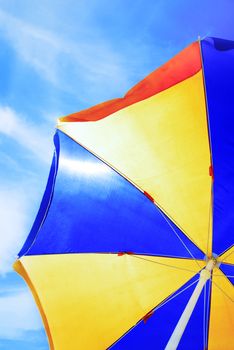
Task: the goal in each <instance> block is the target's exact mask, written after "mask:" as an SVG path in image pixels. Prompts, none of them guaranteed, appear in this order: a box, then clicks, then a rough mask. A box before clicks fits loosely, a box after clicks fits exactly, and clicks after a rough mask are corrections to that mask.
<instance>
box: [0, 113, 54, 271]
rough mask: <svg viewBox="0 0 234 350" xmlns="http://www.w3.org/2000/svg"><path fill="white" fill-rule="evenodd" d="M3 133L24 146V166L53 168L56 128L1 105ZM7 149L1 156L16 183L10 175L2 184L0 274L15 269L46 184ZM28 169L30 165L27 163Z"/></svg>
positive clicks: (0, 189) (0, 120)
mask: <svg viewBox="0 0 234 350" xmlns="http://www.w3.org/2000/svg"><path fill="white" fill-rule="evenodd" d="M50 133H51V135H50ZM0 134H3V135H5V136H7V137H8V138H10V139H11V140H12V142H13V144H15V145H20V146H21V147H20V149H21V151H22V150H23V151H22V152H23V157H24V162H23V165H22V166H23V167H24V169H25V166H26V165H25V162H29V161H30V162H31V163H32V168H33V165H34V163H36V165H37V168H38V166H39V164H41V168H42V167H43V168H44V169H46V171H48V170H49V165H50V162H51V158H52V153H53V142H52V130H50V131H49V128H47V130H46V131H45V130H44V129H43V127H40V126H39V125H38V126H36V125H34V124H33V123H29V122H28V121H27V120H26V118H25V117H24V116H22V115H19V114H18V113H17V112H16V111H14V110H13V109H12V108H10V107H4V106H0ZM16 149H17V147H16ZM6 150H9V154H7V153H6V151H1V153H2V155H1V158H2V159H4V161H5V162H6V163H5V165H7V164H8V166H10V167H11V169H12V171H13V172H14V182H13V183H12V182H11V181H8V179H7V178H6V179H4V182H3V181H2V186H1V187H0V212H1V220H0V273H2V274H4V273H7V272H8V271H11V269H12V267H11V265H12V263H13V262H14V260H15V258H16V255H17V253H18V252H19V250H20V249H21V246H22V244H23V242H24V240H25V238H26V235H27V234H28V232H29V229H30V225H31V224H32V221H33V217H34V215H35V211H36V210H37V208H36V207H37V206H38V205H39V200H40V199H39V196H38V195H41V194H42V191H43V189H44V186H45V183H40V181H41V179H40V178H41V177H39V178H38V177H37V174H36V173H35V170H34V171H33V169H32V171H31V173H30V174H29V173H28V171H26V170H24V171H23V168H22V166H21V164H20V160H19V159H20V158H19V155H17V154H14V153H13V152H11V149H10V148H9V149H8V147H6ZM2 163H3V162H2ZM27 169H30V167H29V166H27ZM24 172H25V175H24ZM17 175H18V177H17ZM19 175H20V176H19ZM42 178H43V177H42ZM43 181H46V179H43ZM3 186H4V187H3ZM40 186H41V188H40V189H38V187H40Z"/></svg>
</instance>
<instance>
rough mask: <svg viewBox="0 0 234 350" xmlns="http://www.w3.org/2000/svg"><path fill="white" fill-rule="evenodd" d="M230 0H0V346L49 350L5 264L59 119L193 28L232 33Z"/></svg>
mask: <svg viewBox="0 0 234 350" xmlns="http://www.w3.org/2000/svg"><path fill="white" fill-rule="evenodd" d="M233 13H234V4H233V1H232V0H221V1H217V0H212V1H211V0H210V1H206V0H203V1H200V0H199V1H193V0H190V1H188V0H162V1H159V0H145V1H142V0H135V1H130V0H118V1H117V0H112V1H109V0H108V1H107V0H89V1H84V0H79V1H75V0H66V1H63V0H57V1H55V0H54V1H45V0H41V1H32V0H21V1H18V0H0V47H1V50H0V64H1V76H0V121H1V122H0V177H1V182H0V212H1V220H0V226H1V227H0V350H1V349H4V350H5V349H8V350H13V349H14V350H15V349H18V350H21V349H24V350H28V349H30V350H46V349H48V344H47V340H46V336H45V333H44V330H43V326H42V323H41V320H40V316H39V314H38V311H37V309H36V307H35V305H34V302H33V299H32V296H31V294H30V292H29V291H28V288H27V286H26V285H25V284H24V282H23V281H22V280H21V278H20V277H19V276H18V275H17V274H16V273H14V272H13V271H12V267H11V266H12V263H13V261H14V260H15V257H16V256H17V252H18V251H19V249H20V248H21V246H22V244H23V242H24V240H25V238H26V236H27V234H28V232H29V230H30V226H31V225H32V222H33V219H34V217H35V214H36V212H37V209H38V206H39V203H40V200H41V197H42V194H43V191H44V188H45V184H46V180H47V175H48V172H49V167H50V161H51V157H52V153H53V144H52V136H53V132H54V127H55V124H56V118H58V117H59V116H62V115H66V114H69V113H72V112H75V111H78V110H80V109H83V108H86V107H89V106H91V105H93V104H96V103H98V102H102V101H105V100H107V99H111V98H114V97H119V96H122V95H123V94H124V93H125V92H126V91H127V90H128V89H129V88H130V87H131V86H132V85H134V84H135V83H136V82H137V81H139V80H140V79H142V78H143V77H144V76H145V75H147V74H148V73H150V72H151V71H152V70H154V69H155V68H157V67H158V66H160V65H161V64H162V63H163V62H165V61H167V60H168V59H169V58H170V57H172V56H173V55H174V54H176V53H177V52H179V51H180V50H181V49H183V48H184V47H186V46H187V45H188V44H189V43H190V42H192V41H195V40H196V39H197V37H198V35H200V36H201V37H203V36H217V37H223V38H227V39H234V26H233Z"/></svg>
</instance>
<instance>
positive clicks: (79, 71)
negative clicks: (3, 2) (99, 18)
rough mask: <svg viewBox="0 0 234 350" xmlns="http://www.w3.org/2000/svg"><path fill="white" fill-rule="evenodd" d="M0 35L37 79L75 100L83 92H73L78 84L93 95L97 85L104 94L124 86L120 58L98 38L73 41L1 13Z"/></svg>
mask: <svg viewBox="0 0 234 350" xmlns="http://www.w3.org/2000/svg"><path fill="white" fill-rule="evenodd" d="M93 29H95V28H93ZM0 32H2V33H3V35H4V37H5V38H6V39H7V40H8V42H9V43H11V45H12V47H13V48H14V49H15V51H16V53H17V55H18V56H19V57H20V58H21V59H22V60H23V61H24V62H26V63H27V64H29V65H30V66H31V67H32V68H34V69H35V71H36V72H37V73H39V75H40V76H41V77H43V78H44V79H47V80H48V81H49V82H50V83H52V84H53V85H55V86H56V87H58V88H60V89H62V90H66V91H68V92H70V93H73V94H75V95H77V96H79V98H82V90H83V89H82V90H81V89H80V92H78V91H77V83H78V82H79V86H80V85H84V84H87V85H88V86H89V92H90V94H92V93H93V94H94V92H95V94H96V96H97V95H98V94H99V90H97V89H95V87H97V86H99V89H100V87H102V90H104V91H105V89H107V88H110V87H112V89H114V90H115V91H116V92H117V93H118V92H123V91H125V89H126V87H128V76H127V71H126V69H125V67H124V64H123V57H122V56H121V55H119V54H118V53H117V52H115V51H114V50H113V49H112V48H111V47H110V46H109V45H108V43H107V42H105V41H104V40H103V38H101V37H95V40H92V39H91V38H89V40H86V39H85V38H84V37H82V35H79V36H78V37H77V39H76V41H75V42H74V41H72V40H70V39H67V38H65V37H63V36H62V35H56V34H55V33H53V32H51V31H48V30H45V29H43V28H41V27H36V26H34V25H32V24H29V23H27V22H25V21H23V20H21V19H18V18H16V17H14V16H12V15H10V14H8V13H6V12H5V11H2V10H0ZM113 81H115V82H116V83H115V84H113ZM93 85H94V86H93ZM93 88H94V91H93Z"/></svg>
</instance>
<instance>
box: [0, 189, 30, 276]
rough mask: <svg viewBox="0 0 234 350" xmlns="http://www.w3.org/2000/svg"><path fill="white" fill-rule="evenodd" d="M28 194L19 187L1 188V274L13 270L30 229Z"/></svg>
mask: <svg viewBox="0 0 234 350" xmlns="http://www.w3.org/2000/svg"><path fill="white" fill-rule="evenodd" d="M27 199H28V196H26V194H25V193H24V192H23V191H21V190H19V189H18V188H12V189H10V188H4V189H3V188H0V212H1V221H0V274H4V273H7V272H9V271H12V263H13V262H14V260H15V258H16V256H17V253H18V252H19V250H20V248H21V246H22V244H23V241H24V239H25V235H26V233H27V231H26V229H28V218H27V212H28V207H27V202H26V201H27Z"/></svg>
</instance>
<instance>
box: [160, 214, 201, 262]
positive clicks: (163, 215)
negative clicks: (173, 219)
mask: <svg viewBox="0 0 234 350" xmlns="http://www.w3.org/2000/svg"><path fill="white" fill-rule="evenodd" d="M159 212H160V213H161V215H162V217H163V218H164V219H165V220H166V222H167V224H168V225H169V226H170V228H171V229H172V231H173V232H174V234H175V235H176V237H177V238H178V239H179V240H180V242H181V243H182V244H183V246H184V247H185V249H186V250H187V252H188V253H189V254H190V255H191V257H192V258H193V260H194V261H195V262H196V264H197V265H198V267H199V268H201V266H200V264H199V263H198V261H197V260H196V259H195V257H194V255H193V253H192V252H191V251H190V250H189V248H188V247H187V246H186V244H185V243H184V241H183V240H182V239H181V238H180V236H179V235H178V233H177V232H176V230H175V229H174V227H173V226H172V225H171V223H170V222H169V221H168V219H167V217H166V215H165V214H164V213H163V212H162V211H161V210H160V211H159Z"/></svg>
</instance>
